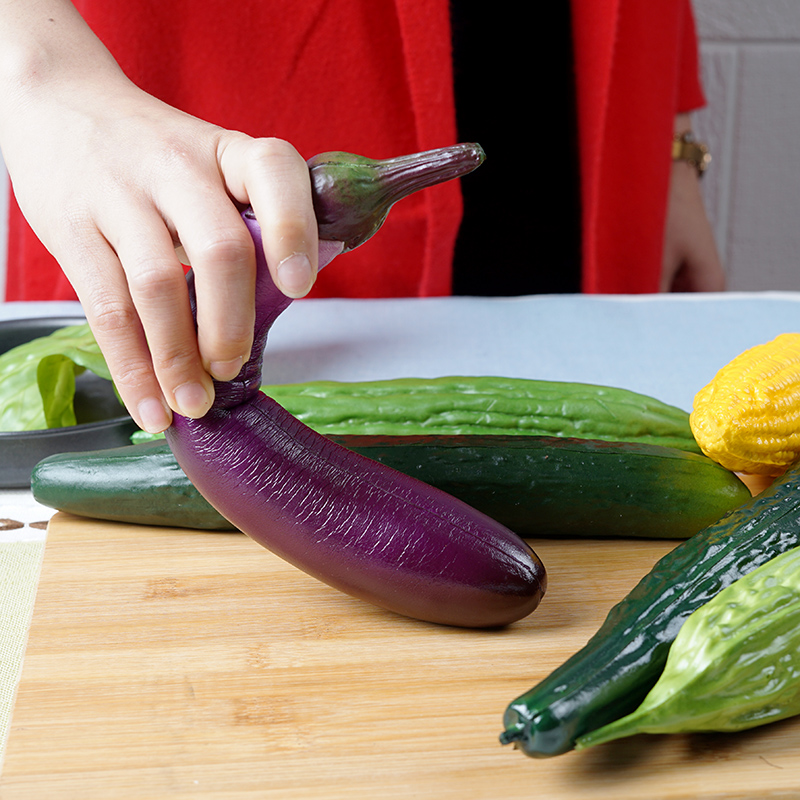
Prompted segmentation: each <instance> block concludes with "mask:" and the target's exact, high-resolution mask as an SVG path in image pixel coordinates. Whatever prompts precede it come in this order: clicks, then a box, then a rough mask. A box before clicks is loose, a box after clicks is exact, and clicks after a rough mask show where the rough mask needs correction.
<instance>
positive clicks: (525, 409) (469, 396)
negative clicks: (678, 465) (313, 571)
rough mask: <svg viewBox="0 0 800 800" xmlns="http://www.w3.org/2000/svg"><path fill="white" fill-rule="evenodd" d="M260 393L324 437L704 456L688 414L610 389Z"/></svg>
mask: <svg viewBox="0 0 800 800" xmlns="http://www.w3.org/2000/svg"><path fill="white" fill-rule="evenodd" d="M263 389H264V392H265V393H266V394H267V395H268V396H269V397H272V398H273V399H274V400H276V401H277V402H278V403H280V404H281V405H282V406H283V407H284V408H285V409H286V410H287V411H288V412H289V413H290V414H292V415H294V416H295V417H297V418H298V419H300V420H302V421H303V422H304V423H305V424H306V425H308V426H309V427H311V428H313V429H314V430H316V431H317V432H318V433H322V434H324V435H325V436H331V435H351V434H357V435H362V434H367V435H371V434H378V435H384V434H385V435H392V436H393V435H437V436H438V435H462V434H469V435H502V436H505V435H525V434H530V435H537V436H566V437H579V438H581V439H603V440H605V441H614V442H641V443H645V444H658V445H663V446H665V447H676V448H678V449H680V450H686V451H688V452H692V453H700V452H701V451H700V448H699V447H698V445H697V443H696V442H695V440H694V436H693V435H692V431H691V427H690V426H689V414H688V413H687V412H686V411H683V410H682V409H680V408H676V407H675V406H671V405H668V404H666V403H662V402H661V401H660V400H656V399H655V398H653V397H649V396H648V395H643V394H639V393H637V392H632V391H630V390H628V389H620V388H616V387H610V386H598V385H595V384H588V383H570V382H564V381H545V380H528V379H524V378H503V377H493V376H477V377H464V376H453V377H443V378H395V379H391V380H379V381H356V382H339V381H312V382H310V383H295V384H285V385H278V386H264V387H263Z"/></svg>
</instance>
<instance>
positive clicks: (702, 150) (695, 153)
mask: <svg viewBox="0 0 800 800" xmlns="http://www.w3.org/2000/svg"><path fill="white" fill-rule="evenodd" d="M672 160H673V161H686V163H687V164H690V165H691V166H693V167H694V168H695V169H696V170H697V175H698V177H700V178H702V177H703V173H704V172H705V171H706V170H707V169H708V165H709V164H710V163H711V153H709V152H708V145H707V144H704V143H703V142H698V141H697V139H695V137H694V134H693V133H692V132H691V131H684V132H683V133H676V134H675V135H674V136H673V137H672Z"/></svg>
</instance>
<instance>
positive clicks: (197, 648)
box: [0, 513, 800, 800]
mask: <svg viewBox="0 0 800 800" xmlns="http://www.w3.org/2000/svg"><path fill="white" fill-rule="evenodd" d="M533 545H534V549H536V551H537V552H538V553H539V555H540V556H541V557H542V559H543V561H544V562H545V564H546V566H547V569H548V575H549V581H550V584H549V588H548V593H547V596H546V597H545V600H544V602H543V603H542V605H541V606H540V608H539V609H538V610H537V611H536V612H534V614H532V615H531V616H530V617H529V618H528V619H526V620H524V621H523V622H521V623H518V624H516V625H513V626H511V627H510V628H508V629H507V630H502V631H465V630H456V629H449V628H443V627H437V626H433V625H427V624H423V623H419V622H414V621H412V620H407V619H404V618H402V617H398V616H394V615H391V614H389V613H386V612H383V611H381V610H379V609H375V608H372V607H370V606H367V605H365V604H363V603H360V602H358V601H356V600H353V599H350V598H348V597H346V596H343V595H341V594H339V593H337V592H335V591H334V590H332V589H330V588H328V587H326V586H324V585H321V584H319V583H318V582H316V581H314V580H313V579H311V578H309V577H307V576H306V575H304V574H303V573H301V572H298V571H297V570H295V569H294V568H292V567H290V566H288V565H286V564H285V563H283V562H281V561H280V560H279V559H277V558H276V557H274V556H273V555H272V554H270V553H269V552H267V551H266V550H263V549H262V548H261V547H259V546H258V545H257V544H255V543H254V542H252V541H251V540H249V539H247V538H246V537H244V536H242V535H240V534H212V533H199V532H194V531H179V530H171V529H159V528H147V527H140V526H133V525H130V526H129V525H118V524H112V523H104V522H95V521H89V520H84V519H80V518H78V517H72V516H69V515H65V514H61V513H59V514H57V515H56V516H55V517H54V518H53V520H52V522H51V524H50V529H49V535H48V542H47V548H46V551H45V558H44V567H43V574H42V578H41V585H40V589H39V594H38V597H37V602H36V607H35V612H34V619H33V625H32V629H31V633H30V640H29V644H28V650H27V656H26V660H25V664H24V669H23V676H22V682H21V686H20V690H19V695H18V698H17V703H16V708H15V711H14V716H13V719H12V728H11V733H10V737H9V743H8V748H7V753H6V759H5V764H4V770H3V777H2V781H1V782H0V797H1V798H2V800H23V799H24V800H28V799H29V798H30V800H42V799H43V798H47V800H63V799H67V800H94V799H95V798H97V799H98V800H100V799H101V798H102V800H129V799H130V798H136V800H145V799H147V800H150V799H151V798H152V799H153V800H155V799H156V798H157V799H158V800H161V798H175V797H179V798H182V800H183V799H186V798H197V800H222V798H225V799H226V800H228V799H230V800H245V799H246V800H255V799H256V798H259V799H260V798H266V799H267V800H272V799H273V798H276V799H277V798H280V800H293V798H304V800H305V799H306V798H322V799H323V800H338V798H349V800H361V798H406V797H408V798H420V799H424V800H427V799H428V798H430V799H431V800H433V799H434V798H435V799H436V800H448V799H449V798H466V800H473V799H474V800H484V799H486V800H489V799H490V798H491V799H492V800H495V799H496V798H502V797H515V798H558V800H571V799H572V798H614V800H625V798H641V799H642V800H660V799H662V798H663V800H671V799H672V798H686V799H687V800H688V799H689V798H691V800H708V799H710V798H765V797H800V720H787V721H785V722H781V723H776V724H773V725H771V726H767V727H764V728H761V729H757V730H754V731H751V732H748V733H742V734H733V735H721V734H704V735H699V734H697V735H686V736H646V735H642V736H637V737H632V738H630V739H627V740H623V741H620V742H614V743H611V744H608V745H605V746H601V747H598V748H595V749H593V750H589V751H585V752H582V753H570V754H567V755H564V756H559V757H557V758H553V759H545V760H538V759H530V758H528V757H526V756H524V755H522V754H521V753H520V752H519V751H515V750H514V749H513V748H511V747H502V746H501V745H500V744H499V743H498V740H497V736H498V734H499V733H500V731H501V729H502V725H501V718H502V714H503V711H504V709H505V707H506V705H507V704H508V702H509V701H511V700H512V699H513V698H514V697H516V696H517V695H518V694H520V693H521V692H523V691H525V690H527V689H528V688H529V687H530V686H532V685H533V683H535V682H536V681H538V680H539V679H541V678H543V677H544V676H545V675H546V674H547V673H548V672H549V671H550V670H552V669H553V668H555V667H556V666H558V664H560V663H561V662H562V661H563V660H564V659H565V658H567V657H568V656H569V655H570V654H571V653H572V652H574V651H575V650H576V649H578V648H579V647H580V646H581V645H582V643H583V642H584V641H585V640H586V639H587V638H588V637H589V636H590V635H591V634H592V633H593V632H594V631H595V630H596V629H597V627H598V626H599V625H600V623H601V622H602V620H603V618H604V617H605V614H606V612H607V611H608V609H609V608H610V607H611V605H613V604H614V603H615V602H616V601H618V600H619V599H621V597H622V596H623V595H624V594H625V593H626V592H627V591H628V590H629V589H630V588H631V587H632V586H633V585H634V583H635V582H636V581H637V580H638V579H639V578H640V577H641V576H642V575H643V574H644V573H646V572H647V571H648V570H649V569H650V567H651V566H652V564H653V563H654V562H655V561H656V560H657V559H658V558H659V557H660V556H661V555H662V554H664V553H665V552H667V550H669V549H670V548H671V547H672V546H673V543H670V542H652V541H651V542H647V541H643V542H642V541H640V542H632V541H624V542H622V541H566V542H557V541H546V540H541V541H539V540H537V541H534V542H533Z"/></svg>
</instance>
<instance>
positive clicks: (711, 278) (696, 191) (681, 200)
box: [661, 121, 725, 292]
mask: <svg viewBox="0 0 800 800" xmlns="http://www.w3.org/2000/svg"><path fill="white" fill-rule="evenodd" d="M684 124H686V122H685V121H684ZM687 127H688V126H687ZM724 289H725V273H724V271H723V268H722V262H721V260H720V257H719V252H718V250H717V245H716V242H715V240H714V234H713V231H712V230H711V224H710V222H709V220H708V215H707V214H706V208H705V203H704V201H703V196H702V193H701V189H700V177H699V175H698V174H697V170H696V169H695V167H694V166H692V165H691V164H689V163H687V162H686V161H673V162H672V172H671V174H670V186H669V199H668V205H667V219H666V224H665V228H664V248H663V256H662V271H661V291H662V292H720V291H723V290H724Z"/></svg>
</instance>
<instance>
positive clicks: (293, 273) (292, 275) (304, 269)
mask: <svg viewBox="0 0 800 800" xmlns="http://www.w3.org/2000/svg"><path fill="white" fill-rule="evenodd" d="M278 283H279V284H280V289H281V291H282V292H283V293H284V294H285V295H287V296H288V297H302V296H303V295H304V294H307V293H308V290H309V289H310V288H311V287H312V285H313V284H314V276H313V275H312V272H311V262H310V261H309V260H308V256H307V255H306V254H305V253H292V255H290V256H289V257H288V258H284V259H283V261H281V263H280V264H278Z"/></svg>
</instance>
